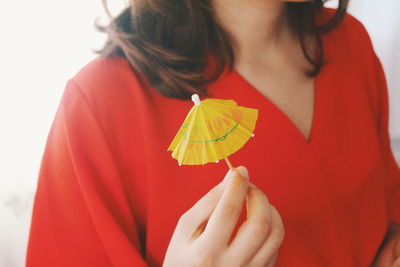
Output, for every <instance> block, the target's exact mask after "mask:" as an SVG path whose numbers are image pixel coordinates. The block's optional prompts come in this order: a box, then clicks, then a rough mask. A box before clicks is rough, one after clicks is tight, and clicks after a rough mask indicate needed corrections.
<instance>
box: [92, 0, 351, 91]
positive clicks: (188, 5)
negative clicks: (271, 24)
mask: <svg viewBox="0 0 400 267" xmlns="http://www.w3.org/2000/svg"><path fill="white" fill-rule="evenodd" d="M348 1H349V0H339V6H338V8H337V9H336V11H335V12H334V13H333V15H332V16H331V17H330V18H329V19H327V20H325V21H324V23H322V24H318V23H317V21H316V16H317V15H318V12H321V10H322V8H323V4H324V3H325V2H326V0H313V1H310V2H287V3H286V5H287V12H288V17H289V20H290V25H291V28H292V29H293V30H294V32H295V33H296V35H297V36H298V38H299V40H300V44H301V47H302V50H303V54H304V56H305V57H306V59H307V60H308V61H309V62H310V63H311V64H312V65H313V69H312V70H310V71H308V72H307V73H306V75H309V76H311V77H312V76H315V75H317V74H318V73H319V71H320V69H321V67H322V66H323V64H324V51H323V43H322V38H321V35H322V34H325V33H327V32H329V31H330V30H332V29H333V28H335V27H336V25H338V24H339V22H340V21H341V20H342V18H343V17H344V15H345V13H346V9H347V5H348ZM130 2H131V4H130V5H129V6H128V7H126V8H125V9H124V10H123V11H122V12H121V13H120V14H119V15H118V16H116V17H115V18H114V17H112V16H111V14H110V12H109V10H108V7H107V1H106V0H102V3H103V6H104V8H105V10H106V12H107V14H108V15H109V16H110V17H111V21H110V23H109V24H108V25H107V26H101V25H99V24H98V20H97V19H96V22H95V26H96V28H97V29H98V30H99V31H101V32H103V33H106V34H108V39H107V41H106V43H105V44H104V46H103V47H102V48H101V49H100V50H97V51H95V53H98V54H100V56H101V57H115V56H117V57H123V58H126V59H127V60H128V61H129V64H130V66H131V69H132V71H134V72H135V73H136V74H138V77H139V78H140V81H141V82H142V83H143V79H142V78H143V77H141V75H142V74H143V75H144V76H145V78H146V80H147V81H148V83H149V84H150V85H151V86H152V87H154V89H156V90H157V91H159V92H160V93H161V94H163V95H165V96H167V97H173V98H178V99H190V96H191V95H192V94H193V93H197V94H199V95H200V96H204V95H207V91H206V85H207V83H209V82H211V81H214V80H215V79H217V78H218V77H219V75H220V74H221V73H222V71H223V70H224V67H225V65H226V64H228V66H229V70H232V69H233V65H234V53H233V49H232V46H231V44H230V42H229V36H228V34H227V33H226V32H225V31H224V30H223V29H222V28H221V27H220V26H219V25H218V24H217V23H216V21H215V18H214V16H213V11H212V8H211V3H210V0H174V1H167V0H130ZM307 36H311V37H313V38H315V41H316V44H317V51H316V54H314V55H317V56H316V57H315V56H312V55H311V53H310V52H309V51H308V50H307V47H306V42H305V39H306V37H307ZM208 53H212V54H213V55H214V56H215V59H216V61H215V63H216V64H215V69H214V70H213V72H212V73H211V74H210V75H205V71H204V70H205V67H206V64H207V57H208ZM143 84H144V83H143Z"/></svg>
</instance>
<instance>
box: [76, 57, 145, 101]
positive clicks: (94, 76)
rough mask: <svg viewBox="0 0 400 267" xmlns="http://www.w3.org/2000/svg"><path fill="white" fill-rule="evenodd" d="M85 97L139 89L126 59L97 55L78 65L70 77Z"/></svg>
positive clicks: (137, 81) (97, 96) (131, 91)
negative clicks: (80, 65)
mask: <svg viewBox="0 0 400 267" xmlns="http://www.w3.org/2000/svg"><path fill="white" fill-rule="evenodd" d="M71 80H73V82H74V83H75V84H76V85H77V87H79V88H80V90H81V91H82V93H83V94H84V95H86V96H87V98H99V97H104V96H106V97H107V96H110V94H112V95H113V98H114V99H115V97H116V96H117V95H118V94H122V95H124V94H125V95H126V93H127V90H129V91H130V92H129V93H135V91H137V90H141V85H140V83H139V80H138V78H137V76H136V74H135V72H134V71H132V68H131V67H130V64H129V62H128V60H127V59H125V58H122V57H101V56H97V57H95V58H94V59H92V60H90V61H89V62H87V63H86V64H85V65H83V66H82V67H80V68H79V69H78V70H77V72H76V73H75V74H74V75H73V76H72V77H71Z"/></svg>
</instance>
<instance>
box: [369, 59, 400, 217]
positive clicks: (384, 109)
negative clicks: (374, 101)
mask: <svg viewBox="0 0 400 267" xmlns="http://www.w3.org/2000/svg"><path fill="white" fill-rule="evenodd" d="M373 57H374V62H375V71H376V75H377V90H378V93H377V95H378V98H379V99H378V104H379V106H378V109H377V110H378V133H379V139H380V142H381V149H382V152H383V157H384V159H385V167H386V171H387V172H386V177H385V179H386V190H387V199H388V210H389V220H390V221H391V222H394V223H397V224H400V169H399V166H398V165H397V162H396V160H395V158H394V156H393V152H392V149H391V144H390V137H389V130H388V127H389V94H388V88H387V83H386V77H385V74H384V71H383V67H382V64H381V62H380V60H379V58H378V57H377V55H376V54H375V53H373Z"/></svg>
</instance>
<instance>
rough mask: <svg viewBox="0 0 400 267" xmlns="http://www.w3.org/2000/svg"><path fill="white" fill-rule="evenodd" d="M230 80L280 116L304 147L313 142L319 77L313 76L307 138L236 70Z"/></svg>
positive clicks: (316, 120)
mask: <svg viewBox="0 0 400 267" xmlns="http://www.w3.org/2000/svg"><path fill="white" fill-rule="evenodd" d="M229 76H230V78H232V79H234V80H235V81H236V82H237V83H236V84H240V86H238V87H241V88H242V89H243V90H246V91H248V90H250V91H251V92H252V93H254V95H255V96H256V97H257V98H259V99H262V102H263V103H265V104H266V105H267V106H268V108H269V109H274V110H275V111H276V113H277V114H279V115H280V116H281V118H282V119H283V120H284V121H285V122H286V123H287V124H289V125H290V126H289V127H290V128H291V129H293V132H294V133H295V135H296V136H298V138H299V139H300V140H301V142H302V143H304V144H305V145H311V144H312V143H313V142H314V139H315V131H316V128H317V127H318V126H317V125H318V117H319V115H318V114H319V113H320V112H319V107H320V103H319V102H320V93H321V92H320V91H321V90H320V88H319V79H320V75H317V76H315V77H314V78H313V79H314V82H313V83H314V85H313V87H314V99H313V102H314V104H313V105H314V106H313V115H312V121H311V129H310V133H309V136H308V138H307V137H306V136H304V135H303V133H302V132H301V131H300V130H299V128H298V127H297V125H296V124H295V123H294V122H293V121H292V119H290V117H289V116H288V115H287V114H286V113H285V112H283V110H282V109H281V108H279V107H278V106H277V105H276V104H275V103H274V102H272V101H271V99H269V98H268V97H267V96H265V95H264V94H262V93H261V92H260V90H259V89H257V88H256V87H255V86H253V85H252V84H251V83H250V82H249V81H248V80H247V79H246V78H244V77H243V76H242V75H241V74H240V73H239V72H238V71H237V70H236V69H233V70H232V72H231V73H230V74H229Z"/></svg>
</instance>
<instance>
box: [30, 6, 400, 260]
mask: <svg viewBox="0 0 400 267" xmlns="http://www.w3.org/2000/svg"><path fill="white" fill-rule="evenodd" d="M132 2H133V1H132ZM346 6H347V1H345V0H341V1H339V8H338V9H337V10H333V9H327V8H323V7H322V3H321V1H319V0H315V1H313V2H308V1H300V0H297V1H294V0H293V1H283V0H269V1H241V0H235V1H233V0H214V1H210V2H209V1H206V0H203V1H183V0H182V1H155V0H153V1H151V0H147V1H134V2H133V3H132V6H131V7H129V8H127V9H126V10H124V11H123V12H122V13H121V14H120V15H119V16H118V17H117V18H116V19H115V20H114V21H113V23H111V24H110V26H109V27H107V28H104V29H103V30H105V31H107V32H108V34H109V37H110V38H109V40H108V42H107V44H106V45H105V47H104V48H103V49H102V51H101V55H102V56H101V57H98V58H96V59H95V60H93V61H91V62H90V63H89V64H88V65H86V66H85V67H84V68H82V69H81V70H80V71H79V72H78V73H77V74H76V75H75V76H74V77H72V78H71V79H70V80H69V81H68V83H67V85H66V88H65V92H64V95H63V97H62V100H61V103H60V106H59V109H58V111H57V114H56V116H55V119H54V122H53V125H52V128H51V131H50V133H49V137H48V140H47V144H46V149H45V153H44V156H43V159H42V166H41V170H40V176H39V182H38V189H37V193H36V196H35V204H34V209H33V217H32V225H31V229H30V237H29V244H28V252H27V260H26V262H27V266H28V267H33V266H41V267H43V266H74V267H76V266H99V267H101V266H121V267H122V266H124V267H125V266H166V267H169V266H307V267H308V266H341V267H343V266H370V265H375V266H397V265H395V264H400V259H399V258H400V253H399V250H400V241H399V236H400V235H399V232H400V231H399V230H398V224H400V211H399V207H400V172H399V168H398V166H397V165H396V162H395V160H394V158H393V154H392V151H391V149H390V141H389V136H388V99H387V97H388V96H387V88H386V82H385V77H384V73H383V69H382V66H381V64H380V62H379V59H378V58H377V56H376V54H375V52H374V49H373V47H372V44H371V41H370V39H369V36H368V34H367V32H366V31H365V29H364V27H363V26H362V25H361V24H360V22H358V21H357V20H356V19H355V18H353V17H352V16H350V15H348V14H346V13H345V12H346ZM193 93H198V94H199V95H200V96H202V97H213V98H221V99H234V100H236V101H238V104H239V105H242V106H247V107H252V108H257V109H259V120H258V122H257V126H256V130H255V133H256V134H255V137H254V138H252V139H251V140H250V141H249V142H248V143H247V144H246V145H245V146H244V147H243V148H242V149H241V150H240V151H238V152H237V153H235V154H233V155H232V156H231V157H230V159H231V161H232V162H233V163H234V164H235V163H236V164H237V165H239V164H240V165H244V166H247V169H246V168H245V167H244V166H240V167H238V168H236V169H233V170H232V171H229V172H227V167H226V165H224V164H223V163H217V164H214V163H212V164H206V165H204V166H185V165H184V166H178V164H177V162H176V161H175V160H174V159H173V158H171V156H170V154H169V153H167V152H166V148H167V147H168V145H169V144H170V142H171V140H172V138H173V137H174V135H175V133H176V132H177V130H178V129H179V126H180V124H181V122H182V121H183V119H184V118H185V116H186V114H187V112H188V110H189V109H190V108H191V106H192V105H193V103H192V102H191V101H190V96H191V95H192V94H193ZM223 177H224V179H222V178H223ZM221 180H223V181H221ZM244 205H246V208H244V207H243V206H244ZM395 262H396V263H395Z"/></svg>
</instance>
